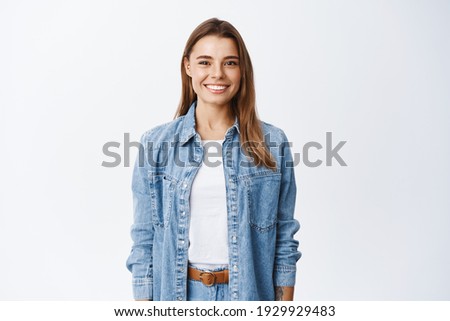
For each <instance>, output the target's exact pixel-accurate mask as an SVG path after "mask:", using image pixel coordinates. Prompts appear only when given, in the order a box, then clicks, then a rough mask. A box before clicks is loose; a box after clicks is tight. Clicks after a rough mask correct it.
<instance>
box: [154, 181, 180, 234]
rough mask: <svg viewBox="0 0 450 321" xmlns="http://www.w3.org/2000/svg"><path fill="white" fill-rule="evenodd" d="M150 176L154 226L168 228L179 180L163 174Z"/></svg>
mask: <svg viewBox="0 0 450 321" xmlns="http://www.w3.org/2000/svg"><path fill="white" fill-rule="evenodd" d="M148 176H149V181H150V197H151V207H152V219H153V224H154V225H156V226H159V227H167V226H168V224H169V220H170V216H171V215H170V214H171V210H172V203H173V199H174V195H175V189H176V185H177V180H176V179H175V178H174V177H172V176H170V175H168V174H166V173H163V172H149V173H148Z"/></svg>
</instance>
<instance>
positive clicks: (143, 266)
mask: <svg viewBox="0 0 450 321" xmlns="http://www.w3.org/2000/svg"><path fill="white" fill-rule="evenodd" d="M145 137H146V135H145V134H144V135H142V137H141V140H140V143H141V146H140V147H139V154H138V156H137V157H136V161H135V164H134V170H133V176H132V184H131V185H132V188H131V189H132V194H133V214H134V221H133V225H132V226H131V238H132V241H133V245H132V248H131V253H130V255H129V257H128V259H127V262H126V266H127V268H128V270H129V271H130V272H131V273H132V287H133V296H134V299H153V262H152V261H153V258H152V251H153V235H154V228H153V223H152V213H151V196H150V191H149V182H148V165H149V164H148V162H147V156H148V153H147V148H148V146H146V140H145Z"/></svg>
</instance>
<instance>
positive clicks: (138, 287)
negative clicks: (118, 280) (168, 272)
mask: <svg viewBox="0 0 450 321" xmlns="http://www.w3.org/2000/svg"><path fill="white" fill-rule="evenodd" d="M133 297H134V299H135V300H143V299H148V300H152V299H153V279H151V278H145V277H139V278H138V277H136V278H133Z"/></svg>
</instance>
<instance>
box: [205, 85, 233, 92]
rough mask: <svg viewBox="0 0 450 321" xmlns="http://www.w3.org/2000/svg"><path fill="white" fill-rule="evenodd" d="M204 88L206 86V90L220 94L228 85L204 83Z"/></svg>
mask: <svg viewBox="0 0 450 321" xmlns="http://www.w3.org/2000/svg"><path fill="white" fill-rule="evenodd" d="M205 87H206V88H208V90H209V91H210V92H212V93H214V94H221V93H223V92H224V91H225V90H226V89H227V88H228V87H229V85H222V84H220V85H211V84H210V85H205Z"/></svg>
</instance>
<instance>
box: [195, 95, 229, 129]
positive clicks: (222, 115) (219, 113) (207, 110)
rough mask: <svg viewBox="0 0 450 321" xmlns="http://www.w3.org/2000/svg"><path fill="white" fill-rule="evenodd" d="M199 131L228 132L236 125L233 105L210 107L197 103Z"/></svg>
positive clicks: (196, 118)
mask: <svg viewBox="0 0 450 321" xmlns="http://www.w3.org/2000/svg"><path fill="white" fill-rule="evenodd" d="M195 120H196V127H197V129H202V130H207V131H224V130H225V131H226V130H227V129H228V128H230V127H231V126H232V125H233V123H234V115H233V111H232V109H231V105H230V104H228V105H222V106H219V105H210V104H203V103H201V102H197V107H196V109H195Z"/></svg>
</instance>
